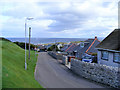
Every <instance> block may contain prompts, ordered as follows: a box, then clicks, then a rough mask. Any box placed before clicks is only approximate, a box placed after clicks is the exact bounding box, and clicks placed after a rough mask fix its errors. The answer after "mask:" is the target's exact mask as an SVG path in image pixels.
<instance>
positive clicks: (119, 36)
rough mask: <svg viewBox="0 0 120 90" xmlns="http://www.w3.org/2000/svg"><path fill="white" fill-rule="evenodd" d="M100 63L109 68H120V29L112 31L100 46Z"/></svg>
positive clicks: (98, 47) (98, 46)
mask: <svg viewBox="0 0 120 90" xmlns="http://www.w3.org/2000/svg"><path fill="white" fill-rule="evenodd" d="M96 49H97V50H98V55H97V57H98V63H99V64H104V65H108V66H114V67H118V66H120V29H115V30H114V31H112V32H111V33H110V34H109V35H108V36H107V37H106V38H105V39H104V40H103V41H102V42H101V43H100V44H99V45H97V46H96Z"/></svg>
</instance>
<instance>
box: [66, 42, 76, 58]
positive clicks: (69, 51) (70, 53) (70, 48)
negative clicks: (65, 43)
mask: <svg viewBox="0 0 120 90" xmlns="http://www.w3.org/2000/svg"><path fill="white" fill-rule="evenodd" d="M75 47H76V44H75V43H71V44H70V45H69V47H68V48H67V49H66V50H65V52H67V53H68V55H72V56H74V53H73V51H74V48H75Z"/></svg>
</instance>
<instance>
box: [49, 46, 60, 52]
mask: <svg viewBox="0 0 120 90" xmlns="http://www.w3.org/2000/svg"><path fill="white" fill-rule="evenodd" d="M55 49H56V51H60V50H59V49H58V47H57V45H52V46H51V47H49V48H48V51H55Z"/></svg>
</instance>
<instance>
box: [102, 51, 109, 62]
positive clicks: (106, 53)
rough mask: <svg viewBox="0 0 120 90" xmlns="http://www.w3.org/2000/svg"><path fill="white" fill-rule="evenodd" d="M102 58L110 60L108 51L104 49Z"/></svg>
mask: <svg viewBox="0 0 120 90" xmlns="http://www.w3.org/2000/svg"><path fill="white" fill-rule="evenodd" d="M101 59H104V60H108V52H107V51H102V55H101Z"/></svg>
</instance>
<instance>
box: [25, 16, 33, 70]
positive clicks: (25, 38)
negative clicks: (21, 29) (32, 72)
mask: <svg viewBox="0 0 120 90" xmlns="http://www.w3.org/2000/svg"><path fill="white" fill-rule="evenodd" d="M32 19H33V18H26V19H25V70H27V62H26V41H27V40H26V28H27V20H32Z"/></svg>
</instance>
